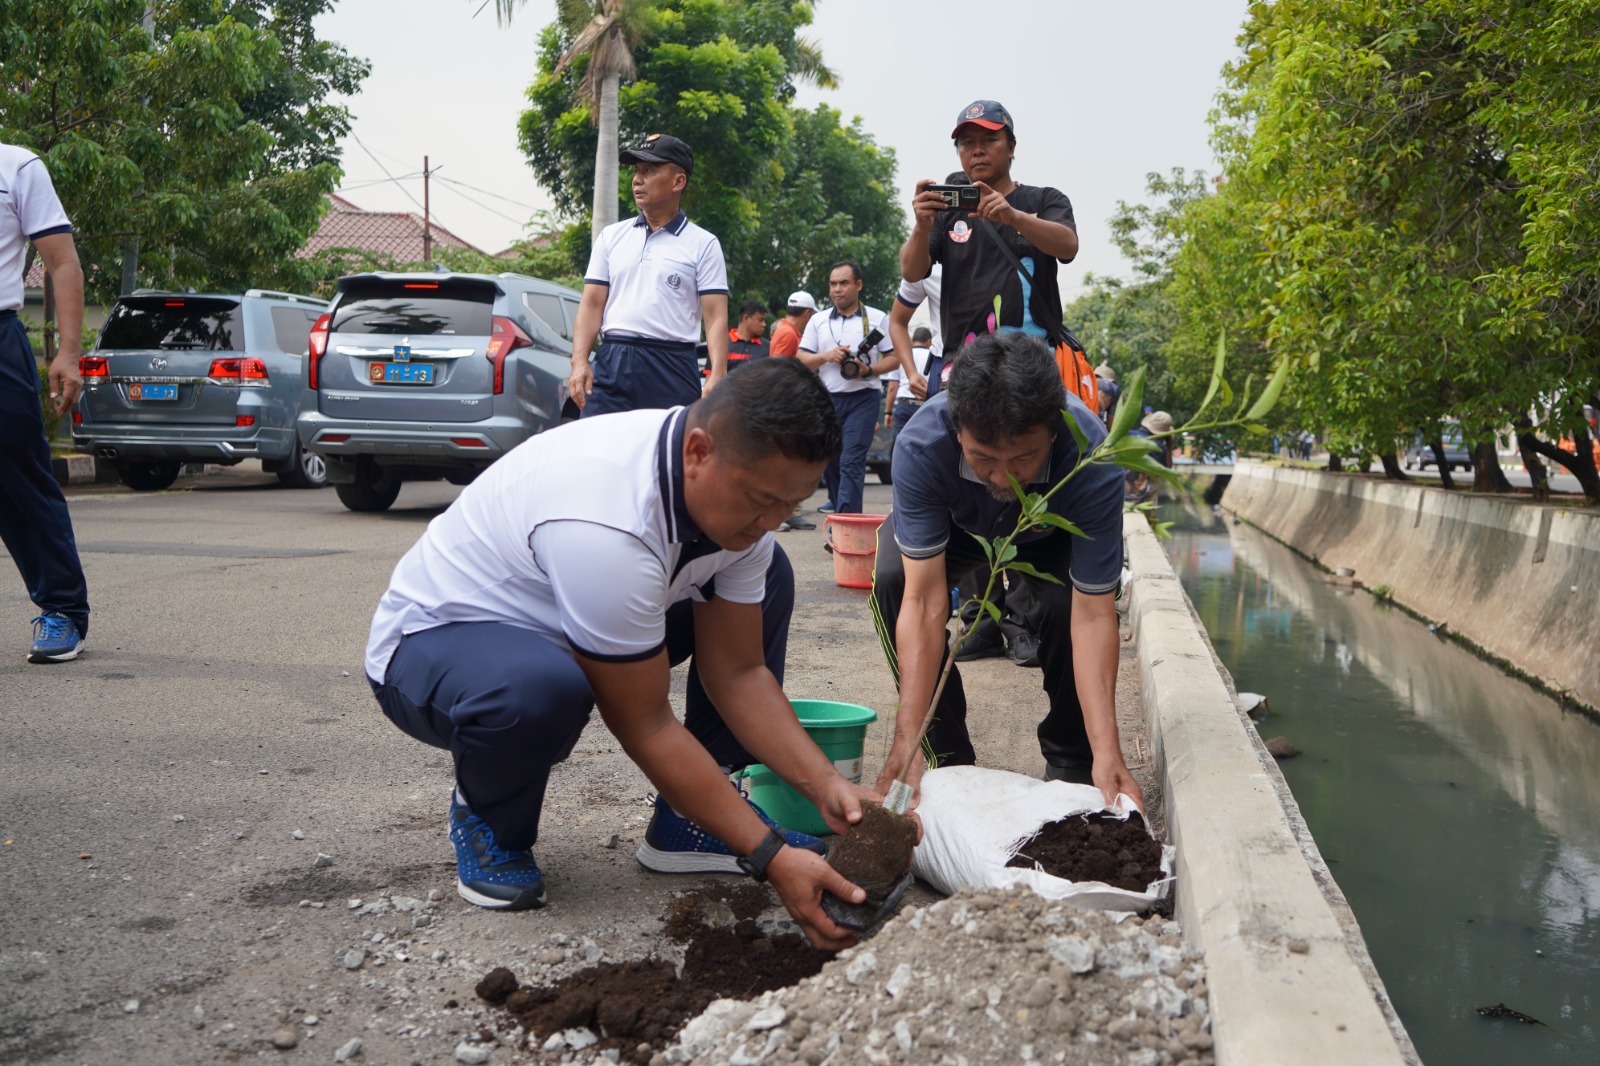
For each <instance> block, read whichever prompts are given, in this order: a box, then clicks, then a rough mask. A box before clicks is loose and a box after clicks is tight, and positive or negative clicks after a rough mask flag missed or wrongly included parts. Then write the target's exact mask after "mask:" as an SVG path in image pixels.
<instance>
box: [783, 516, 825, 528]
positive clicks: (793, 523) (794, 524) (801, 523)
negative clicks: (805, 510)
mask: <svg viewBox="0 0 1600 1066" xmlns="http://www.w3.org/2000/svg"><path fill="white" fill-rule="evenodd" d="M785 521H787V522H788V524H789V528H790V529H816V528H817V524H816V523H815V522H812V521H808V520H807V519H804V518H801V517H800V516H799V515H790V516H789V517H788V518H787V519H785Z"/></svg>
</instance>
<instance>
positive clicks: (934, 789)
mask: <svg viewBox="0 0 1600 1066" xmlns="http://www.w3.org/2000/svg"><path fill="white" fill-rule="evenodd" d="M921 792H922V801H921V803H919V804H918V805H917V813H918V814H919V815H921V816H922V843H920V844H918V845H917V850H916V852H915V853H914V855H913V857H912V862H911V869H912V872H913V873H915V874H916V875H917V876H918V877H920V878H922V879H923V880H924V881H926V882H928V883H929V884H931V885H932V886H933V887H934V888H937V889H938V890H939V891H941V892H943V893H945V894H947V895H948V894H949V893H952V892H955V891H956V890H957V889H962V888H1005V887H1008V886H1010V885H1018V884H1021V885H1027V886H1028V887H1029V888H1031V889H1033V890H1034V891H1035V892H1037V893H1038V894H1039V895H1041V896H1043V897H1044V898H1046V899H1052V900H1066V901H1069V902H1071V903H1073V904H1076V905H1077V906H1080V907H1094V908H1096V909H1099V910H1115V911H1141V910H1147V909H1148V908H1149V907H1150V906H1151V904H1153V903H1155V902H1156V901H1157V900H1159V899H1161V898H1162V897H1164V896H1165V895H1166V894H1167V889H1168V887H1169V886H1170V885H1171V883H1172V865H1173V861H1174V857H1175V852H1174V849H1173V847H1172V846H1171V845H1170V844H1166V845H1163V846H1162V848H1161V872H1162V873H1163V874H1165V875H1166V876H1165V877H1163V878H1162V879H1161V880H1159V881H1157V882H1155V884H1153V885H1152V886H1150V888H1148V889H1146V890H1145V891H1143V892H1130V891H1128V890H1127V889H1123V888H1114V887H1112V886H1111V885H1107V884H1104V883H1102V882H1100V881H1082V882H1073V881H1068V880H1067V879H1066V878H1064V877H1054V876H1052V875H1050V874H1047V873H1045V872H1044V871H1042V870H1037V869H1032V870H1028V869H1022V868H1020V867H1015V866H1007V865H1006V863H1008V862H1010V861H1011V858H1012V856H1014V855H1015V854H1016V853H1017V849H1018V848H1019V847H1021V845H1022V842H1023V841H1025V840H1027V839H1028V838H1029V837H1031V836H1033V835H1034V834H1035V833H1037V832H1038V831H1039V828H1040V827H1041V826H1043V825H1045V824H1047V823H1049V822H1056V821H1060V820H1061V819H1063V818H1067V817H1069V816H1071V815H1075V814H1088V813H1091V812H1095V811H1098V812H1101V813H1104V814H1108V815H1111V816H1112V817H1115V818H1121V819H1126V818H1127V817H1128V815H1129V814H1130V813H1131V812H1132V811H1134V810H1137V809H1138V807H1137V805H1136V804H1135V803H1134V802H1133V800H1132V799H1130V798H1128V797H1127V796H1118V797H1117V802H1116V805H1115V806H1112V807H1107V806H1106V805H1105V799H1104V797H1102V796H1101V795H1100V790H1099V789H1098V788H1095V787H1094V786H1093V785H1075V784H1069V783H1068V782H1065V781H1040V780H1037V779H1035V778H1032V777H1027V776H1025V775H1023V774H1014V773H1011V772H1010V771H1008V770H987V769H983V768H982V767H977V766H946V767H942V768H940V769H937V770H929V771H928V772H927V773H925V774H923V775H922V786H921Z"/></svg>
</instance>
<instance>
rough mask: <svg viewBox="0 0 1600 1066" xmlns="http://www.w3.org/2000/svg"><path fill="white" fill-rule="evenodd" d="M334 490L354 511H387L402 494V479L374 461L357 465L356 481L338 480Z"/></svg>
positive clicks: (342, 501)
mask: <svg viewBox="0 0 1600 1066" xmlns="http://www.w3.org/2000/svg"><path fill="white" fill-rule="evenodd" d="M333 491H335V492H337V493H338V494H339V502H340V503H342V504H344V505H345V506H346V507H348V508H349V509H350V510H352V511H368V512H371V511H387V510H388V509H389V507H390V505H391V504H393V503H394V501H395V498H396V497H397V496H399V495H400V479H399V478H397V477H393V476H391V475H389V474H386V473H384V472H383V470H382V469H380V468H379V467H377V466H376V465H374V464H372V463H362V464H361V465H360V466H358V467H356V478H355V480H354V481H343V482H337V483H335V484H334V486H333Z"/></svg>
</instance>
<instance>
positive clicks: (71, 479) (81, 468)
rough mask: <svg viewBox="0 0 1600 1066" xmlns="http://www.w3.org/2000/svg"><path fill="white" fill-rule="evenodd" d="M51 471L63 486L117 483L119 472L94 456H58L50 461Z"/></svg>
mask: <svg viewBox="0 0 1600 1066" xmlns="http://www.w3.org/2000/svg"><path fill="white" fill-rule="evenodd" d="M50 469H51V470H52V471H53V472H54V473H55V475H56V481H57V483H59V484H62V485H90V484H93V483H95V482H97V481H98V482H102V483H105V482H113V483H114V482H115V481H116V480H117V471H116V468H115V467H113V466H112V465H111V464H110V463H108V462H106V461H105V460H104V459H96V458H95V457H94V456H92V455H80V454H73V455H57V456H54V457H53V458H52V459H51V460H50Z"/></svg>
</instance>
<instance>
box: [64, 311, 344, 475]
mask: <svg viewBox="0 0 1600 1066" xmlns="http://www.w3.org/2000/svg"><path fill="white" fill-rule="evenodd" d="M327 306H328V305H327V302H326V301H324V300H314V299H312V298H311V297H309V296H295V295H292V294H290V293H286V292H269V291H266V290H263V289H251V290H250V291H249V292H246V293H244V294H243V295H239V296H213V295H199V294H195V293H185V292H159V291H153V290H145V289H141V290H138V291H137V292H135V293H133V294H132V295H130V296H124V297H122V298H121V299H119V300H118V301H117V303H116V306H114V307H113V308H112V309H111V313H110V314H109V315H108V316H107V317H106V323H105V326H104V327H103V328H102V329H101V330H100V339H99V340H98V341H97V342H96V343H95V346H94V349H93V350H92V351H91V352H90V353H89V354H88V355H85V356H83V358H82V359H80V360H79V364H78V367H79V370H80V372H81V373H82V374H83V386H84V387H83V397H82V399H80V400H79V401H78V407H77V410H76V411H74V412H73V418H72V423H73V425H72V439H73V443H74V444H75V445H76V446H77V448H78V450H80V451H84V452H89V453H90V454H93V455H96V456H99V457H100V458H103V459H109V460H110V461H111V462H112V463H113V464H114V465H115V466H116V469H117V475H118V476H119V477H120V478H121V479H122V483H123V484H125V485H127V486H128V487H129V488H134V489H140V490H143V491H155V490H158V489H164V488H166V487H167V486H169V485H171V484H172V483H173V481H175V480H176V479H177V477H178V472H179V471H180V470H181V469H182V467H183V464H184V463H186V462H206V463H221V464H224V465H228V466H231V465H233V464H235V463H238V462H241V461H243V460H245V459H260V460H261V465H262V466H263V467H264V468H265V469H267V470H268V471H271V472H274V473H276V474H277V475H278V478H279V480H281V481H283V483H284V484H286V485H291V486H293V487H296V488H320V487H321V486H322V485H324V484H326V482H327V479H326V474H325V472H324V469H323V465H322V460H321V459H319V458H318V457H317V456H315V455H312V454H310V453H309V452H307V451H305V449H303V448H301V447H300V442H299V440H298V438H297V437H296V436H295V425H294V419H295V412H296V409H297V408H298V407H299V404H300V395H301V391H302V388H303V384H304V382H303V378H304V375H305V358H306V352H307V350H308V348H309V339H310V336H311V326H312V324H313V323H314V322H315V321H316V320H317V317H318V316H319V315H321V314H322V313H323V312H324V311H325V310H326V309H327Z"/></svg>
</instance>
